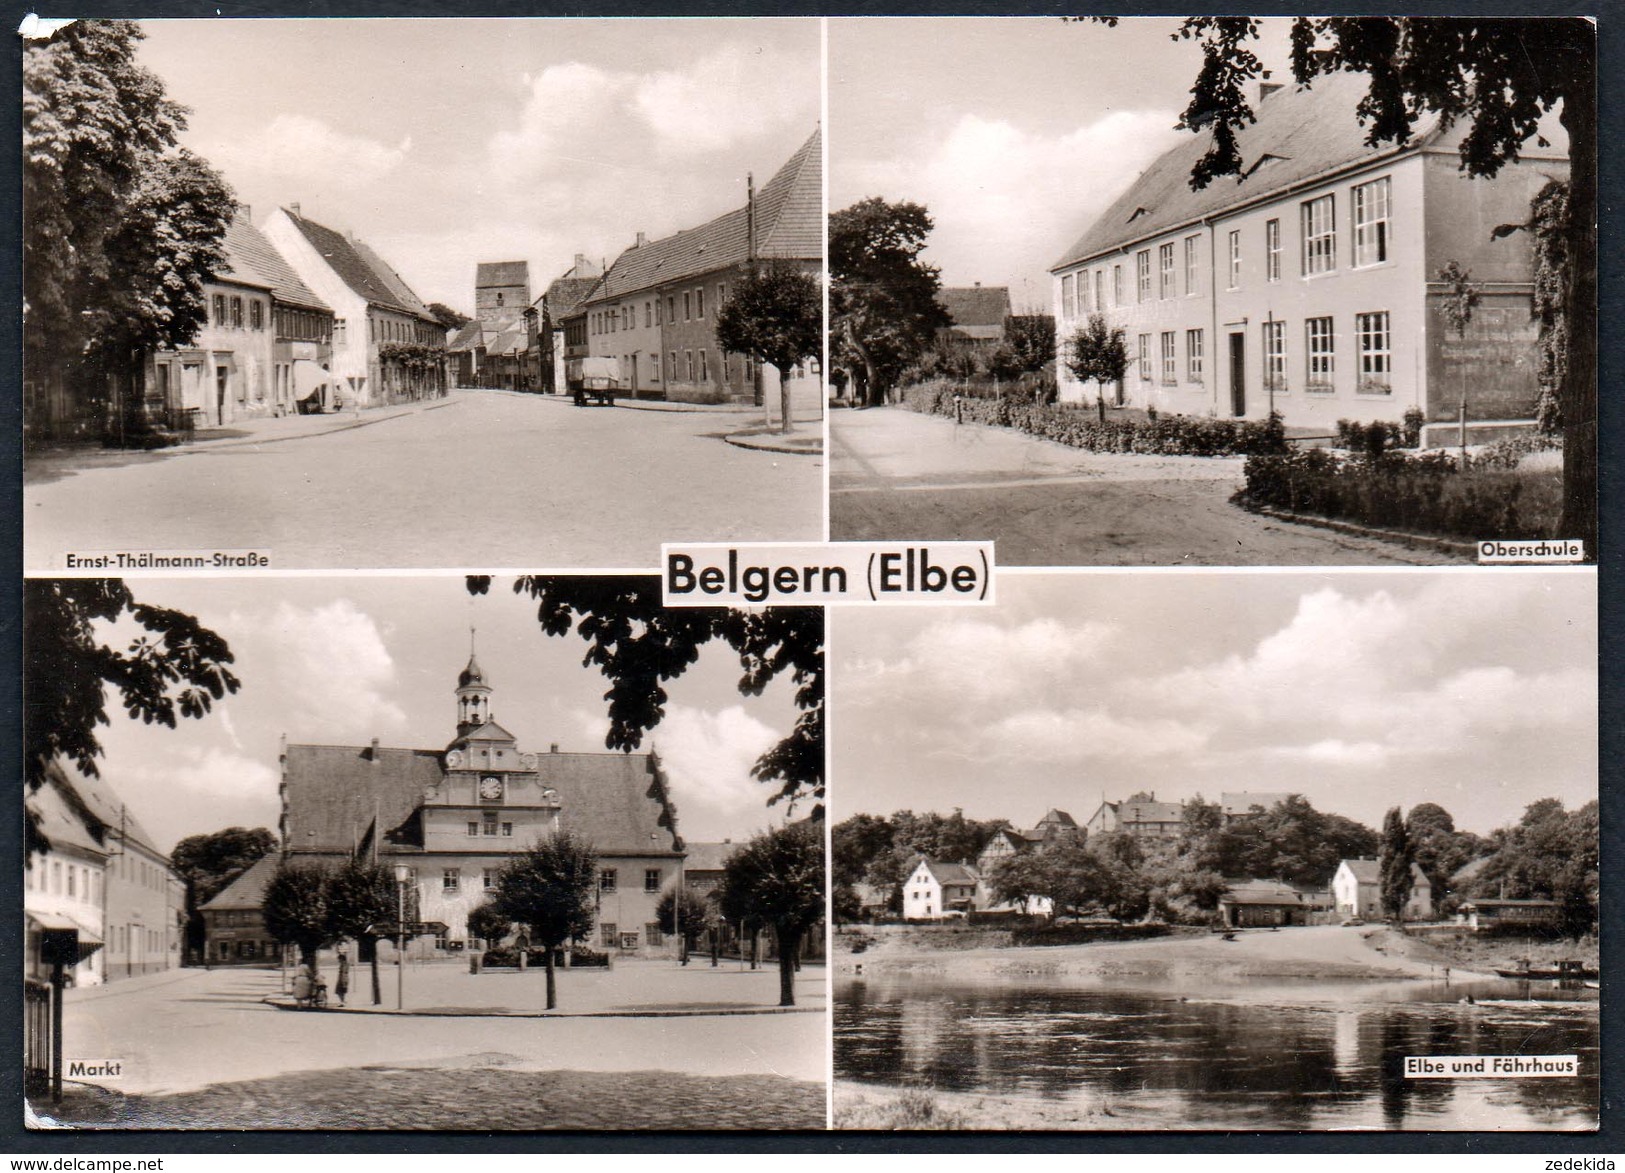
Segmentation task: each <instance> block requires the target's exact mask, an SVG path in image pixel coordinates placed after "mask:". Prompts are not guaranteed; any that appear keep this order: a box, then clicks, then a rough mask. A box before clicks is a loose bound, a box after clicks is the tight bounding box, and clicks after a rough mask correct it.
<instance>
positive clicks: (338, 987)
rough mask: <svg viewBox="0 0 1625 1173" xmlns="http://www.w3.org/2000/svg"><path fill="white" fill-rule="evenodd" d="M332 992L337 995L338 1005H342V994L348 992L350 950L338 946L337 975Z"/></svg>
mask: <svg viewBox="0 0 1625 1173" xmlns="http://www.w3.org/2000/svg"><path fill="white" fill-rule="evenodd" d="M333 992H334V993H335V994H337V995H338V998H339V1005H340V1006H342V1005H344V995H346V994H348V993H349V992H350V951H349V950H348V949H347V948H345V947H344V946H342V945H340V946H339V976H338V980H337V981H336V982H335V983H334V984H333Z"/></svg>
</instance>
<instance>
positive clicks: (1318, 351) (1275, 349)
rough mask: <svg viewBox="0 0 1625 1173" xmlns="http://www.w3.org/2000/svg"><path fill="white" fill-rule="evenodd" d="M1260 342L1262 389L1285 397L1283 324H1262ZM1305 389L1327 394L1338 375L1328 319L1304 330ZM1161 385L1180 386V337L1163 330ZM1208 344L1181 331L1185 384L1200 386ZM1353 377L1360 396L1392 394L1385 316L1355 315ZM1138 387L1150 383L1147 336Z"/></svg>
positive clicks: (1142, 340) (1197, 334)
mask: <svg viewBox="0 0 1625 1173" xmlns="http://www.w3.org/2000/svg"><path fill="white" fill-rule="evenodd" d="M1260 331H1261V334H1262V337H1261V339H1260V341H1261V344H1262V353H1263V356H1264V360H1263V367H1264V369H1263V377H1264V389H1265V390H1269V391H1277V392H1280V391H1288V390H1290V389H1291V387H1290V380H1289V378H1288V354H1287V323H1286V322H1285V321H1270V322H1264V323H1262V324H1261V326H1260ZM1303 338H1304V367H1303V371H1304V383H1303V386H1304V389H1305V390H1306V391H1310V392H1319V393H1323V394H1324V393H1330V392H1331V391H1332V390H1333V386H1332V376H1333V375H1334V374H1335V373H1336V370H1337V330H1336V325H1335V323H1334V321H1333V319H1332V318H1330V317H1318V318H1308V319H1306V320H1305V321H1304V324H1303ZM1157 341H1158V347H1157V353H1158V357H1159V358H1160V360H1161V363H1160V374H1161V382H1162V385H1163V386H1165V387H1171V386H1174V385H1176V384H1177V383H1178V382H1179V353H1178V342H1179V339H1178V332H1177V331H1174V330H1164V331H1163V332H1162V333H1161V335H1160V336H1159V337H1158V340H1157ZM1206 349H1207V347H1206V339H1205V338H1204V336H1203V331H1201V330H1186V331H1185V355H1184V356H1185V382H1187V383H1201V382H1202V381H1203V377H1204V367H1205V363H1206V357H1207V355H1206ZM1354 353H1355V372H1356V374H1357V375H1358V383H1357V389H1358V391H1359V392H1360V393H1361V394H1363V395H1387V394H1389V393H1390V392H1391V391H1392V384H1391V378H1392V375H1393V366H1394V354H1393V333H1392V329H1391V325H1390V320H1389V315H1388V311H1387V310H1375V311H1372V312H1370V313H1360V314H1355V315H1354ZM1137 358H1138V363H1137V367H1138V373H1139V376H1140V380H1141V382H1145V383H1149V382H1151V376H1152V365H1151V364H1152V360H1151V335H1150V334H1141V335H1140V336H1139V339H1138V348H1137Z"/></svg>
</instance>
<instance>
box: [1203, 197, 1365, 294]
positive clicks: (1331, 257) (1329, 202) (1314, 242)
mask: <svg viewBox="0 0 1625 1173" xmlns="http://www.w3.org/2000/svg"><path fill="white" fill-rule="evenodd" d="M1349 202H1350V205H1351V206H1352V209H1353V212H1352V216H1351V232H1350V236H1351V238H1352V239H1353V241H1354V248H1353V252H1352V254H1351V258H1350V259H1351V262H1352V264H1353V266H1354V267H1355V268H1357V269H1359V268H1364V267H1366V266H1369V265H1380V264H1383V263H1384V262H1386V261H1387V260H1388V255H1389V243H1390V241H1391V239H1392V236H1393V231H1392V228H1393V184H1392V182H1391V181H1390V180H1389V178H1388V177H1387V176H1383V177H1382V178H1381V179H1373V180H1372V181H1371V182H1369V183H1359V184H1355V185H1354V187H1353V189H1352V192H1351V199H1350V201H1349ZM1298 227H1299V233H1298V239H1299V250H1298V251H1299V258H1298V271H1299V272H1300V273H1301V274H1302V275H1303V276H1305V277H1316V276H1320V275H1321V274H1324V273H1332V272H1336V270H1337V193H1335V192H1328V193H1327V194H1325V195H1323V196H1316V197H1315V198H1314V199H1310V200H1305V201H1303V203H1302V204H1300V205H1299V206H1298ZM1228 246H1229V258H1230V267H1229V279H1228V282H1227V287H1228V288H1230V289H1239V288H1241V254H1242V239H1241V230H1240V229H1233V230H1232V231H1231V232H1230V234H1229V238H1228ZM1283 252H1284V246H1283V244H1282V240H1281V221H1280V220H1279V219H1271V220H1267V221H1265V223H1264V279H1265V280H1266V281H1279V280H1280V279H1281V256H1282V253H1283Z"/></svg>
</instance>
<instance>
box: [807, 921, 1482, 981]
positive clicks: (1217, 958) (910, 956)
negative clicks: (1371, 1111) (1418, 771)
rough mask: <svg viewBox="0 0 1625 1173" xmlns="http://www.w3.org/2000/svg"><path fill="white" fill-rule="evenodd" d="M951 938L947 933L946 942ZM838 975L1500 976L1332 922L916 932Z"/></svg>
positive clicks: (1393, 937) (881, 945)
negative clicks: (1010, 944)
mask: <svg viewBox="0 0 1625 1173" xmlns="http://www.w3.org/2000/svg"><path fill="white" fill-rule="evenodd" d="M949 940H951V939H950V938H946V937H945V943H946V942H948V941H949ZM837 950H838V951H837V953H836V956H835V967H836V972H837V973H839V974H843V975H847V976H860V975H861V976H864V977H879V976H884V975H887V974H906V973H917V974H930V975H941V976H951V977H952V978H954V979H956V980H972V981H974V980H976V979H978V978H1005V977H1043V976H1055V977H1070V978H1078V977H1084V978H1088V977H1095V978H1114V979H1115V978H1154V979H1157V980H1159V981H1160V980H1172V979H1181V978H1185V979H1203V980H1206V981H1212V982H1232V981H1244V980H1253V979H1258V978H1294V979H1296V978H1318V979H1323V980H1337V981H1347V980H1359V979H1373V980H1380V979H1390V980H1391V979H1395V978H1419V979H1426V978H1431V977H1436V976H1438V974H1439V971H1440V969H1441V967H1442V966H1443V965H1451V966H1452V968H1453V969H1455V970H1456V971H1457V972H1458V973H1459V976H1460V977H1462V978H1469V977H1473V976H1487V977H1493V976H1494V973H1493V970H1486V971H1482V972H1481V971H1478V970H1477V969H1476V968H1474V967H1471V966H1467V965H1461V964H1457V963H1456V962H1453V961H1450V960H1447V959H1446V958H1445V956H1444V955H1443V954H1441V953H1440V951H1439V950H1438V949H1437V948H1436V947H1434V946H1430V945H1427V944H1424V943H1423V942H1421V941H1420V940H1418V939H1417V938H1414V937H1409V936H1406V935H1404V934H1401V933H1396V932H1393V931H1391V930H1389V929H1387V928H1383V927H1381V926H1375V927H1373V926H1364V927H1355V926H1351V927H1348V928H1343V927H1339V926H1333V925H1324V926H1313V927H1307V928H1287V929H1281V930H1280V931H1278V932H1272V931H1271V930H1269V929H1244V930H1241V931H1239V932H1237V933H1236V934H1235V936H1234V939H1233V940H1225V939H1224V937H1223V936H1221V935H1219V934H1217V933H1207V932H1201V933H1184V934H1179V935H1175V936H1171V937H1161V938H1157V939H1155V940H1148V941H1112V942H1099V943H1095V944H1088V945H1061V946H1028V947H1022V948H1002V949H1001V948H991V947H987V946H980V947H974V948H969V949H966V948H962V947H954V946H953V945H949V947H948V948H946V949H939V948H933V947H931V946H930V944H929V938H928V937H926V938H922V937H920V936H919V935H917V934H915V935H910V936H908V937H897V938H891V937H887V936H879V937H876V938H875V939H874V940H872V941H871V943H870V944H869V945H868V947H867V948H866V950H865V951H864V952H863V953H859V954H852V953H844V952H839V945H837Z"/></svg>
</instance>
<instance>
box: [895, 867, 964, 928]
mask: <svg viewBox="0 0 1625 1173" xmlns="http://www.w3.org/2000/svg"><path fill="white" fill-rule="evenodd" d="M977 879H978V877H977V875H976V872H975V870H974V869H972V868H970V867H968V866H966V865H965V864H962V863H948V862H946V861H944V860H940V859H930V858H929V857H927V856H923V855H922V856H920V858H919V860H918V862H916V863H915V865H914V870H913V871H911V872H910V873H909V874H908V879H906V880H904V881H903V919H904V920H937V919H939V918H940V917H942V916H944V915H946V914H947V913H950V912H970V911H971V910H973V909H974V908H975V907H976V884H977Z"/></svg>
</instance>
